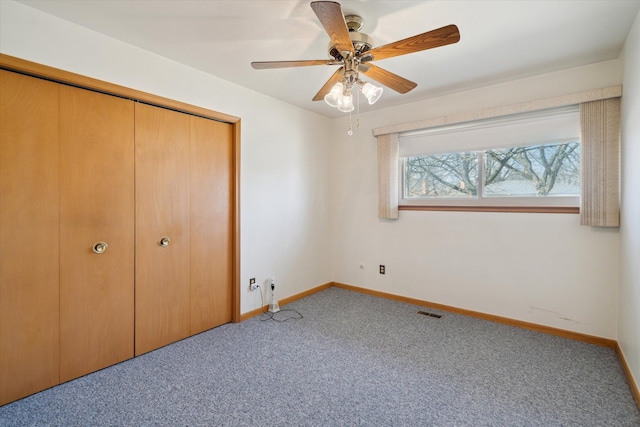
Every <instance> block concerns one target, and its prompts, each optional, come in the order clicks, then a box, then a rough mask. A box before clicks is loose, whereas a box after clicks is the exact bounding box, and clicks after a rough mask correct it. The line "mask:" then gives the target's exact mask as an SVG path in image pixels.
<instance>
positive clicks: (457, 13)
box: [20, 0, 640, 117]
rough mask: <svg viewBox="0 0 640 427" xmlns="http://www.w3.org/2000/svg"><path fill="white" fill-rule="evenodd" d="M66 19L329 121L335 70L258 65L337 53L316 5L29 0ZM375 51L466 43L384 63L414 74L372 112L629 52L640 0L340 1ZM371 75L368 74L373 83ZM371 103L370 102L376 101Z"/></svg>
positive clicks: (301, 1) (236, 0)
mask: <svg viewBox="0 0 640 427" xmlns="http://www.w3.org/2000/svg"><path fill="white" fill-rule="evenodd" d="M20 3H23V4H26V5H29V6H31V7H34V8H37V9H40V10H42V11H44V12H47V13H50V14H52V15H55V16H58V17H60V18H62V19H65V20H67V21H71V22H74V23H76V24H79V25H81V26H84V27H87V28H90V29H92V30H95V31H97V32H100V33H103V34H106V35H108V36H111V37H113V38H116V39H119V40H121V41H124V42H127V43H130V44H132V45H135V46H138V47H141V48H143V49H146V50H148V51H151V52H155V53H157V54H159V55H162V56H164V57H167V58H170V59H173V60H175V61H178V62H181V63H183V64H186V65H189V66H191V67H193V68H196V69H199V70H202V71H205V72H207V73H209V74H212V75H214V76H217V77H220V78H222V79H225V80H228V81H231V82H234V83H237V84H240V85H242V86H245V87H248V88H251V89H254V90H256V91H258V92H262V93H264V94H267V95H270V96H273V97H274V98H278V99H281V100H283V101H286V102H288V103H291V104H294V105H297V106H299V107H301V108H304V109H307V110H311V111H315V112H317V113H319V114H323V115H326V116H330V117H337V116H339V115H342V114H344V113H340V112H339V111H338V110H336V109H334V108H331V107H329V106H327V105H326V104H325V103H324V102H321V101H320V102H313V101H311V98H313V96H314V95H315V94H316V92H317V91H318V90H319V89H320V87H321V86H322V85H323V84H324V82H325V81H326V80H327V79H328V78H329V77H330V76H331V74H332V73H333V72H334V71H335V67H334V66H316V67H302V68H283V69H271V70H254V69H253V68H251V66H250V63H251V62H252V61H279V60H300V59H327V58H328V54H327V47H328V44H329V36H328V35H327V34H326V33H325V32H324V30H323V28H322V26H321V25H320V23H319V22H318V19H317V18H316V16H315V14H314V13H313V11H312V10H311V7H309V3H310V1H307V0H284V1H269V0H232V1H223V0H208V1H205V0H200V1H190V0H183V1H174V0H128V1H122V0H84V1H78V0H21V1H20ZM340 3H341V4H342V9H343V11H344V12H351V13H355V14H358V15H360V16H362V17H363V18H364V26H363V28H362V30H361V31H362V32H364V33H366V34H368V35H369V36H371V37H372V38H373V40H374V43H375V44H374V47H375V46H382V45H384V44H387V43H390V42H393V41H396V40H400V39H404V38H406V37H410V36H414V35H416V34H420V33H423V32H426V31H430V30H432V29H436V28H439V27H442V26H445V25H448V24H456V25H457V26H458V28H459V29H460V36H461V39H460V42H458V43H457V44H453V45H448V46H444V47H440V48H436V49H432V50H426V51H422V52H417V53H412V54H409V55H404V56H399V57H396V58H390V59H385V60H381V61H377V62H375V64H376V65H378V66H380V67H383V68H385V69H387V70H389V71H391V72H393V73H395V74H398V75H400V76H402V77H405V78H407V79H409V80H412V81H414V82H416V83H417V84H418V86H417V88H415V89H414V90H413V91H411V92H409V93H408V94H405V95H400V94H398V93H396V92H393V91H392V90H391V89H385V92H384V94H383V95H382V98H381V99H380V101H378V103H376V104H375V105H374V106H369V105H365V106H362V105H361V108H362V111H370V110H372V109H374V108H375V109H380V108H385V107H389V106H392V105H398V104H403V103H407V102H414V101H418V100H421V99H425V98H429V97H433V96H438V95H442V94H445V93H450V92H454V91H459V90H463V89H470V88H474V87H478V86H482V85H487V84H492V83H498V82H502V81H506V80H512V79H515V78H522V77H526V76H530V75H535V74H540V73H545V72H550V71H555V70H559V69H563V68H569V67H574V66H580V65H584V64H589V63H594V62H599V61H604V60H608V59H614V58H617V57H618V56H619V53H620V51H621V49H622V46H623V43H624V41H625V38H626V36H627V33H628V32H629V30H630V28H631V25H632V24H633V21H634V19H635V17H636V15H637V14H638V10H640V0H603V1H599V0H575V1H573V0H556V1H551V0H548V1H547V0H533V1H525V0H499V1H482V0H475V1H474V0H472V1H454V0H449V1H432V0H429V1H424V0H423V1H398V0H393V1H366V0H345V1H340ZM363 80H367V79H366V78H364V79H363ZM365 104H366V103H365Z"/></svg>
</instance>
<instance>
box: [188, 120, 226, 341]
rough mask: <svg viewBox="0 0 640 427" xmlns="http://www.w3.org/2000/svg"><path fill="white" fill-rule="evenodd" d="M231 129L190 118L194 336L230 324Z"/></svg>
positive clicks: (214, 122) (192, 310)
mask: <svg viewBox="0 0 640 427" xmlns="http://www.w3.org/2000/svg"><path fill="white" fill-rule="evenodd" d="M232 159H233V151H232V126H231V125H229V124H226V123H220V122H216V121H214V120H207V119H203V118H200V117H191V334H197V333H199V332H202V331H205V330H207V329H211V328H213V327H216V326H220V325H222V324H224V323H228V322H230V321H231V304H232V302H231V286H232V275H231V271H232V267H231V259H232V258H231V253H232V245H231V236H232V234H231V231H232V228H231V227H232V225H233V220H232V215H231V213H232V208H233V203H232V195H233V193H232V191H231V190H232V189H233V185H234V183H233V180H232V172H233V169H232Z"/></svg>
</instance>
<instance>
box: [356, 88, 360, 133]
mask: <svg viewBox="0 0 640 427" xmlns="http://www.w3.org/2000/svg"><path fill="white" fill-rule="evenodd" d="M358 89H360V88H358ZM357 92H358V95H357V96H358V99H357V100H356V105H357V106H358V114H356V129H360V91H359V90H358V91H357Z"/></svg>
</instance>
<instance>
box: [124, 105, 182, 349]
mask: <svg viewBox="0 0 640 427" xmlns="http://www.w3.org/2000/svg"><path fill="white" fill-rule="evenodd" d="M135 110H136V114H135V117H136V132H135V134H136V136H135V138H136V158H135V164H136V171H135V175H136V313H135V319H136V342H135V353H136V355H138V354H142V353H146V352H148V351H151V350H153V349H156V348H158V347H161V346H163V345H166V344H169V343H171V342H174V341H177V340H180V339H182V338H185V337H187V336H189V333H190V331H189V330H190V316H189V312H190V297H191V295H190V284H189V281H190V277H189V276H190V269H189V252H190V230H189V220H190V214H189V212H190V194H189V157H190V149H189V116H188V115H186V114H182V113H177V112H174V111H171V110H167V109H163V108H159V107H153V106H149V105H145V104H140V103H138V104H136V107H135Z"/></svg>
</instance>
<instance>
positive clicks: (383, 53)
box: [366, 25, 460, 61]
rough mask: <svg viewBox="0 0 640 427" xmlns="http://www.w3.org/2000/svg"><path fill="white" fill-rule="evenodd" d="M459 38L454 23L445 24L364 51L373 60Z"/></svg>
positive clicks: (404, 53)
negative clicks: (444, 25)
mask: <svg viewBox="0 0 640 427" xmlns="http://www.w3.org/2000/svg"><path fill="white" fill-rule="evenodd" d="M459 40H460V32H459V31H458V27H456V26H455V25H447V26H446V27H442V28H438V29H437V30H432V31H428V32H426V33H422V34H418V35H417V36H413V37H409V38H406V39H403V40H399V41H397V42H394V43H389V44H386V45H384V46H380V47H376V48H375V49H371V50H370V51H368V52H366V53H367V54H371V55H373V60H374V61H377V60H379V59H386V58H392V57H394V56H399V55H406V54H407V53H413V52H420V51H421V50H426V49H433V48H434V47H440V46H446V45H448V44H452V43H457V42H458V41H459Z"/></svg>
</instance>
